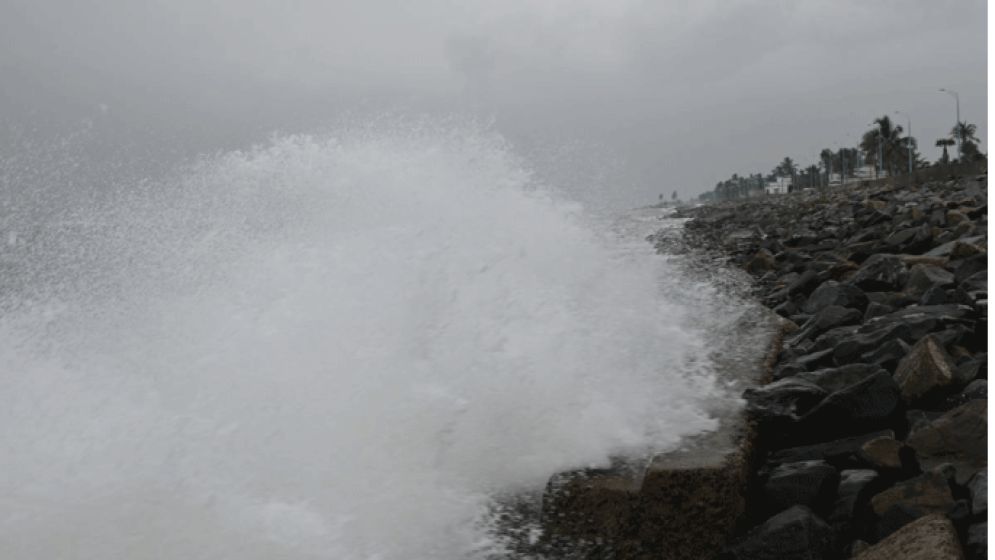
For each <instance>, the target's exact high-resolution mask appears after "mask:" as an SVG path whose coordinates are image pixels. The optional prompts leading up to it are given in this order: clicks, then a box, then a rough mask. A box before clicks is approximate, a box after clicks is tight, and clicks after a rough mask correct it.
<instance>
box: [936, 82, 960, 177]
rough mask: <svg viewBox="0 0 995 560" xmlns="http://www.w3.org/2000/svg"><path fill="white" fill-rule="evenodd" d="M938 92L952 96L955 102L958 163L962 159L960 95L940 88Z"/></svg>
mask: <svg viewBox="0 0 995 560" xmlns="http://www.w3.org/2000/svg"><path fill="white" fill-rule="evenodd" d="M940 91H942V92H943V93H947V94H950V95H952V96H954V100H955V101H956V102H957V128H956V129H955V130H957V160H958V161H960V160H961V159H963V157H964V148H963V146H964V137H963V135H962V134H961V130H960V94H958V93H957V92H956V91H953V90H949V89H946V88H940Z"/></svg>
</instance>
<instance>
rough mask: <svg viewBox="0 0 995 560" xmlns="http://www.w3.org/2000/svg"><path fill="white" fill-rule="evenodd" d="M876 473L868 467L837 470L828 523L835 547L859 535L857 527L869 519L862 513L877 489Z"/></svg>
mask: <svg viewBox="0 0 995 560" xmlns="http://www.w3.org/2000/svg"><path fill="white" fill-rule="evenodd" d="M880 481H881V477H880V475H879V474H878V473H877V472H876V471H874V470H871V469H845V470H843V471H842V472H841V473H840V482H839V485H838V486H837V489H836V501H835V502H834V503H833V508H832V513H830V514H829V523H830V524H831V525H832V526H833V529H834V531H835V533H836V539H837V546H838V547H842V546H843V545H844V544H845V543H847V542H849V541H851V540H853V539H855V538H859V537H863V536H866V535H864V534H863V533H858V532H857V530H858V529H859V528H861V527H866V526H867V524H868V522H869V520H868V519H866V516H865V515H862V514H861V512H862V511H863V509H864V507H865V506H866V505H867V503H868V501H869V500H870V496H871V495H873V494H876V493H877V492H878V491H880V488H878V486H879V485H880Z"/></svg>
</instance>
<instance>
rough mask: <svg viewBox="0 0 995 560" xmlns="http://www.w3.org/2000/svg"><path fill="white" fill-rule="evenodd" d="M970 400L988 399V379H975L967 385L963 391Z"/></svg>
mask: <svg viewBox="0 0 995 560" xmlns="http://www.w3.org/2000/svg"><path fill="white" fill-rule="evenodd" d="M961 394H962V395H964V396H965V397H966V398H967V399H968V400H970V399H987V398H988V380H987V379H975V380H974V381H972V382H970V383H968V384H967V387H964V390H963V391H961Z"/></svg>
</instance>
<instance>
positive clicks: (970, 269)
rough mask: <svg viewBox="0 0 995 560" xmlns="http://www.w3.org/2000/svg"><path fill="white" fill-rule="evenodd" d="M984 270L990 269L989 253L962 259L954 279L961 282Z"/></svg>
mask: <svg viewBox="0 0 995 560" xmlns="http://www.w3.org/2000/svg"><path fill="white" fill-rule="evenodd" d="M982 270H988V254H987V253H980V254H977V255H974V256H972V257H968V258H966V259H964V260H962V261H960V264H958V265H957V268H956V269H955V270H954V281H955V282H957V283H958V284H959V283H961V282H963V281H964V280H966V279H967V278H969V277H970V276H972V275H974V274H977V273H979V272H981V271H982Z"/></svg>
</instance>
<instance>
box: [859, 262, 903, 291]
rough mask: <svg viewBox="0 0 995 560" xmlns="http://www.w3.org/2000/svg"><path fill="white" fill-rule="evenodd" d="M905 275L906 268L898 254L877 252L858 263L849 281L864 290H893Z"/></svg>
mask: <svg viewBox="0 0 995 560" xmlns="http://www.w3.org/2000/svg"><path fill="white" fill-rule="evenodd" d="M907 277H908V269H907V268H906V266H905V263H904V262H902V259H901V258H899V256H898V255H889V254H884V253H878V254H876V255H872V256H871V257H870V258H869V259H867V260H866V261H864V263H863V264H862V265H860V268H858V269H857V273H856V274H854V276H853V278H851V279H850V282H851V283H852V284H853V285H854V286H857V287H858V288H860V289H862V290H864V291H869V290H871V291H881V290H883V291H895V290H899V289H901V287H902V285H903V284H905V279H906V278H907Z"/></svg>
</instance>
